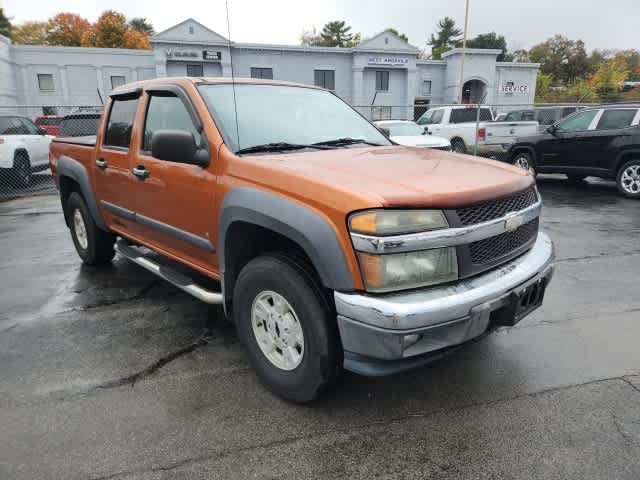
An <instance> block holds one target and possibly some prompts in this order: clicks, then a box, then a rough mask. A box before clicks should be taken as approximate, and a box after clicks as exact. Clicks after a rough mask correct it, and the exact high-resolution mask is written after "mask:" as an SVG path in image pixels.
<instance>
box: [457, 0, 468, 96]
mask: <svg viewBox="0 0 640 480" xmlns="http://www.w3.org/2000/svg"><path fill="white" fill-rule="evenodd" d="M468 25H469V0H466V7H465V12H464V32H463V34H462V56H461V57H460V88H459V89H458V103H462V91H463V89H464V53H465V50H466V48H467V26H468Z"/></svg>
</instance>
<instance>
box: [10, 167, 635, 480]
mask: <svg viewBox="0 0 640 480" xmlns="http://www.w3.org/2000/svg"><path fill="white" fill-rule="evenodd" d="M539 185H540V190H541V193H542V195H543V199H544V211H543V228H544V229H545V230H546V231H548V232H549V233H550V234H551V236H552V238H553V239H554V240H555V242H556V246H557V255H558V263H557V270H556V275H555V277H554V280H553V282H552V284H551V287H550V289H549V291H548V293H547V297H546V300H545V305H544V306H543V308H542V309H540V310H538V311H536V312H535V313H534V314H532V315H531V316H530V317H528V318H527V319H525V320H524V321H523V322H521V323H520V324H519V325H517V326H516V327H514V328H511V329H502V330H499V331H497V332H496V333H494V334H493V335H491V336H489V337H486V338H485V339H483V340H482V341H480V342H478V343H475V344H472V345H470V346H468V347H467V348H464V349H463V350H462V351H460V352H458V353H457V354H456V355H454V356H452V357H449V358H448V359H446V360H444V361H441V362H439V363H436V364H433V365H431V366H429V367H425V368H422V369H419V370H417V371H413V372H409V373H405V374H402V375H396V376H393V377H387V378H377V379H372V378H364V377H358V376H355V375H351V374H345V376H344V379H343V381H342V384H341V385H340V386H339V388H338V389H337V390H336V391H334V392H331V393H330V394H329V395H327V396H325V397H324V398H322V399H321V400H320V401H319V402H317V403H316V404H314V405H312V406H306V407H302V406H296V405H291V404H287V403H285V402H283V401H281V400H279V399H277V398H276V397H274V396H273V395H271V394H269V393H268V392H267V391H266V390H264V389H263V388H262V387H261V386H260V385H259V384H258V382H257V380H256V377H255V376H254V374H253V372H252V371H251V369H250V368H249V366H248V363H247V361H246V359H245V357H244V355H243V352H242V350H241V348H240V345H239V343H238V341H237V337H236V335H235V332H234V330H233V328H232V327H230V326H229V325H227V324H226V323H224V322H222V321H220V320H219V318H218V313H219V312H217V311H216V310H214V309H210V308H208V307H207V306H205V305H204V304H201V303H198V301H196V300H193V299H191V298H190V297H188V296H186V295H185V294H182V293H181V292H179V291H178V290H176V289H175V288H173V287H172V286H170V285H168V284H166V283H163V282H162V281H161V280H157V279H156V278H154V277H152V276H151V274H148V273H147V272H145V271H143V270H142V269H141V268H139V267H137V266H135V265H133V264H130V263H127V262H126V261H125V260H123V259H119V258H116V260H115V262H114V264H113V267H110V268H107V269H102V270H97V269H92V268H86V267H81V265H80V261H79V259H78V257H77V256H76V253H75V251H74V250H73V245H72V242H71V240H70V237H69V234H68V231H67V230H66V227H65V225H64V221H63V219H62V215H61V212H60V206H59V201H58V199H57V198H56V197H55V196H36V197H31V198H24V199H19V200H12V201H10V202H4V203H0V244H1V245H2V248H1V249H0V281H1V285H2V288H1V289H0V305H1V306H2V308H1V309H0V432H1V433H0V478H1V479H36V478H38V479H39V478H43V479H45V478H46V479H48V478H52V479H54V478H55V479H60V478H64V479H75V478H93V479H98V478H101V479H102V478H114V479H145V480H151V479H164V478H172V479H173V478H246V477H249V478H276V477H278V478H280V477H284V476H287V477H289V478H443V479H448V478H563V479H572V478H575V479H585V478H616V479H626V478H628V479H637V478H640V348H639V344H640V295H639V294H638V291H639V290H638V280H639V275H638V272H640V240H639V238H640V202H637V201H632V200H627V199H623V198H621V197H620V196H619V195H618V194H617V191H616V189H615V186H614V185H613V184H612V183H610V182H602V181H592V180H590V181H589V182H587V183H584V184H581V185H571V184H570V183H568V182H566V181H565V180H563V179H562V177H560V176H558V177H547V178H541V179H540V181H539Z"/></svg>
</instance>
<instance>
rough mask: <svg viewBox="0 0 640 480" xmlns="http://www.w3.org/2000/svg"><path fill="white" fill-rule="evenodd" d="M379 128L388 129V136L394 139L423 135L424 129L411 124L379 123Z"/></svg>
mask: <svg viewBox="0 0 640 480" xmlns="http://www.w3.org/2000/svg"><path fill="white" fill-rule="evenodd" d="M380 126H381V127H386V128H388V129H389V132H390V134H391V135H392V136H394V137H408V136H413V135H422V134H423V133H424V129H423V128H422V127H420V126H419V125H416V124H415V123H413V122H406V123H404V122H403V123H381V124H380Z"/></svg>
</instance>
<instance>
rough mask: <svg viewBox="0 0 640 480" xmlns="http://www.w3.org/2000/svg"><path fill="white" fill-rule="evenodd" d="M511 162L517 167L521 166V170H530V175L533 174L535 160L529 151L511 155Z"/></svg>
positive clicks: (534, 172)
mask: <svg viewBox="0 0 640 480" xmlns="http://www.w3.org/2000/svg"><path fill="white" fill-rule="evenodd" d="M511 163H513V165H515V166H516V167H518V168H522V169H523V170H527V171H529V172H531V174H532V175H534V176H535V174H536V169H535V162H534V161H533V157H532V156H531V154H530V153H529V152H518V153H516V154H515V155H514V156H513V159H512V160H511Z"/></svg>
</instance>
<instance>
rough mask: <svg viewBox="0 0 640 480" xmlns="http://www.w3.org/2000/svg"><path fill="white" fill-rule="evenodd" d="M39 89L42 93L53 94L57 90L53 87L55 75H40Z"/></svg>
mask: <svg viewBox="0 0 640 480" xmlns="http://www.w3.org/2000/svg"><path fill="white" fill-rule="evenodd" d="M38 88H39V89H40V91H41V92H53V91H54V90H55V87H54V85H53V75H52V74H50V73H39V74H38Z"/></svg>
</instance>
